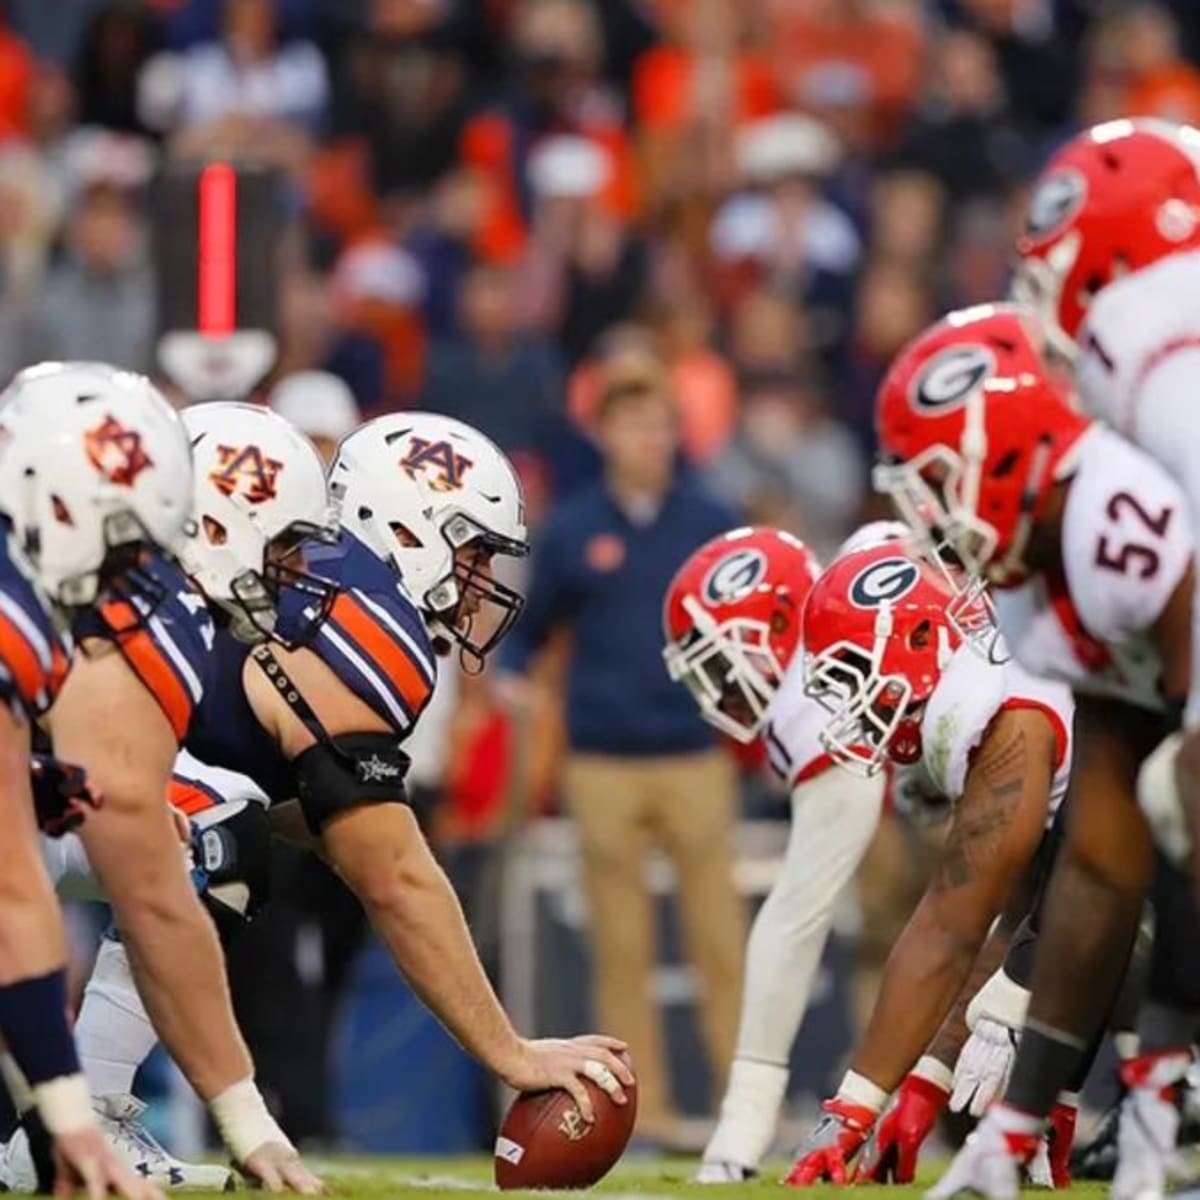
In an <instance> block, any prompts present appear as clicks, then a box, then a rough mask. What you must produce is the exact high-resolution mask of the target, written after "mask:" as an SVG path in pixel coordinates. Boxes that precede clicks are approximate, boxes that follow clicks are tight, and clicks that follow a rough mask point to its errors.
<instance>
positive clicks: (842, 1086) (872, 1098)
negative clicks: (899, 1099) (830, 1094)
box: [837, 1071, 888, 1113]
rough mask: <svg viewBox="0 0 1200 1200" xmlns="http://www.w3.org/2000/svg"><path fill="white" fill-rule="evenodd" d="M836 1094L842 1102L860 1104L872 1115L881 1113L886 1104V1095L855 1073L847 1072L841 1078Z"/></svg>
mask: <svg viewBox="0 0 1200 1200" xmlns="http://www.w3.org/2000/svg"><path fill="white" fill-rule="evenodd" d="M837 1094H838V1095H839V1096H841V1097H842V1098H843V1099H844V1100H849V1101H850V1103H851V1104H861V1105H862V1106H863V1108H869V1109H870V1110H871V1111H872V1112H873V1113H878V1112H881V1111H882V1110H883V1106H884V1105H885V1104H886V1103H887V1102H888V1093H887V1092H885V1091H884V1090H883V1088H881V1087H879V1086H878V1084H874V1083H872V1082H871V1081H870V1080H869V1079H868V1078H867V1077H866V1076H865V1075H860V1074H859V1073H858V1072H857V1071H847V1072H846V1073H845V1075H843V1076H842V1082H841V1083H839V1084H838V1090H837Z"/></svg>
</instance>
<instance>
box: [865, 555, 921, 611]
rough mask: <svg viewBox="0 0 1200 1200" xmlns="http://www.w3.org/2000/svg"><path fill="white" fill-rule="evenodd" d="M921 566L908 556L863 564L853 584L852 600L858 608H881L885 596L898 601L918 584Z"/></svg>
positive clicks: (892, 601) (888, 600) (886, 598)
mask: <svg viewBox="0 0 1200 1200" xmlns="http://www.w3.org/2000/svg"><path fill="white" fill-rule="evenodd" d="M920 577H921V571H920V568H918V566H917V564H916V563H913V562H909V560H908V559H907V558H884V559H881V560H880V561H879V562H874V563H871V565H870V566H869V567H864V568H863V569H862V570H861V571H859V573H858V574H857V575H855V577H854V580H853V582H851V584H850V603H851V604H853V605H854V606H855V607H857V608H878V607H879V606H880V605H881V604H882V603H883V602H884V601H885V600H886V601H887V602H889V603H895V602H896V601H897V600H899V599H900V598H901V597H903V596H907V595H908V593H909V592H911V591H912V590H913V588H915V587H916V586H917V580H918V579H920Z"/></svg>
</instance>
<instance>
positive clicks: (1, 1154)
mask: <svg viewBox="0 0 1200 1200" xmlns="http://www.w3.org/2000/svg"><path fill="white" fill-rule="evenodd" d="M92 1107H93V1108H94V1109H95V1112H96V1116H97V1118H98V1119H99V1122H100V1130H101V1132H102V1133H103V1134H104V1137H105V1140H106V1141H107V1142H108V1144H109V1145H110V1146H112V1147H113V1148H114V1149H115V1150H116V1151H117V1152H118V1153H119V1154H120V1155H121V1157H122V1158H124V1159H125V1161H126V1162H128V1163H129V1165H130V1166H131V1167H132V1168H133V1169H134V1170H135V1171H136V1172H137V1173H138V1174H139V1175H141V1176H142V1178H144V1179H149V1180H150V1181H151V1182H152V1183H156V1184H157V1185H158V1186H159V1187H160V1188H162V1189H164V1190H172V1191H179V1190H181V1189H196V1190H204V1191H206V1192H231V1191H233V1190H234V1189H235V1188H236V1187H237V1179H236V1177H235V1175H234V1173H233V1171H232V1170H231V1169H230V1168H229V1167H220V1166H213V1165H212V1164H211V1163H186V1162H181V1161H180V1160H179V1159H178V1158H175V1157H173V1156H172V1155H170V1154H168V1153H167V1151H166V1150H165V1149H164V1147H163V1146H161V1145H160V1144H159V1142H158V1141H156V1140H155V1138H154V1137H153V1136H152V1135H151V1133H150V1131H149V1130H148V1129H147V1128H146V1127H145V1126H144V1125H143V1124H142V1122H141V1115H142V1113H144V1112H145V1111H146V1106H145V1105H144V1104H143V1103H142V1102H141V1101H140V1100H138V1099H136V1098H135V1097H134V1096H130V1095H113V1096H97V1097H96V1098H95V1099H93V1101H92ZM0 1191H6V1192H35V1191H37V1174H36V1172H35V1170H34V1166H33V1155H32V1154H31V1153H30V1150H29V1137H28V1135H27V1134H26V1133H25V1130H24V1129H22V1128H20V1127H19V1126H18V1127H17V1130H16V1132H15V1133H14V1134H13V1136H12V1137H11V1138H10V1139H9V1142H8V1144H7V1145H6V1146H5V1147H4V1148H3V1150H2V1151H0Z"/></svg>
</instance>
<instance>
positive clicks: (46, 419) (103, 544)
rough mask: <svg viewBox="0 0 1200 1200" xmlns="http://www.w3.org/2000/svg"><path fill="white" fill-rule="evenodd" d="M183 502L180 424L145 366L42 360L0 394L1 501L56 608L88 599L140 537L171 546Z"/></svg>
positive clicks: (183, 516)
mask: <svg viewBox="0 0 1200 1200" xmlns="http://www.w3.org/2000/svg"><path fill="white" fill-rule="evenodd" d="M191 505H192V458H191V453H190V451H189V449H188V439H187V433H186V431H185V430H184V428H183V423H182V422H181V421H180V420H179V417H178V415H177V414H176V412H175V410H174V409H173V408H172V407H171V405H170V404H169V403H168V402H167V400H166V398H165V397H164V396H163V395H162V393H161V392H159V390H158V389H157V388H156V387H155V386H154V385H153V384H152V383H151V382H150V380H149V379H147V378H146V377H145V376H143V375H137V374H134V373H133V372H130V371H121V370H118V369H116V368H115V367H110V366H108V365H107V364H106V363H90V362H66V363H59V362H47V363H41V364H39V365H38V366H35V367H29V368H27V369H26V370H24V371H22V372H20V373H19V374H18V375H17V376H16V378H15V379H14V380H13V381H12V383H10V384H9V386H8V387H7V388H6V389H5V391H4V392H3V394H2V395H0V512H2V513H3V515H4V516H5V517H7V519H8V521H9V523H10V525H11V527H12V532H13V536H14V538H15V540H16V543H17V545H18V546H19V547H20V548H21V549H22V550H23V551H24V553H25V555H26V557H27V558H28V559H29V561H30V563H31V564H32V565H33V568H34V570H35V571H36V573H37V576H38V579H39V582H40V583H41V585H42V587H43V588H44V589H45V591H46V593H47V594H48V595H49V597H50V599H51V600H52V601H53V602H54V603H55V604H57V605H59V606H60V607H62V608H66V609H72V608H79V607H83V606H85V605H88V604H91V603H93V602H94V601H95V600H96V598H97V597H98V595H99V594H100V592H101V589H102V588H103V587H104V586H105V584H106V582H108V581H109V580H110V579H113V580H115V578H116V577H117V576H118V575H119V574H120V573H121V572H122V571H123V570H125V569H126V568H128V567H130V566H133V565H135V563H136V557H137V551H138V550H139V549H141V548H143V547H145V546H147V545H150V544H153V545H156V546H159V547H161V548H162V549H163V550H166V551H168V552H169V553H174V552H175V551H176V550H177V549H178V544H179V542H180V540H181V537H182V535H183V531H184V526H185V524H186V522H187V520H188V516H189V514H190V512H191Z"/></svg>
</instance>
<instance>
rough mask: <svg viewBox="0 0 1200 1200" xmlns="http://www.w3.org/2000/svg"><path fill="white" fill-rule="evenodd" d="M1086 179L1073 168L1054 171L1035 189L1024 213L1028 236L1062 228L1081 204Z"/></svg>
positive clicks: (1042, 235) (1038, 235)
mask: <svg viewBox="0 0 1200 1200" xmlns="http://www.w3.org/2000/svg"><path fill="white" fill-rule="evenodd" d="M1086 196H1087V180H1086V179H1084V177H1083V176H1082V175H1081V174H1080V173H1079V172H1078V171H1074V170H1066V171H1053V172H1051V174H1049V175H1047V176H1046V177H1045V179H1043V180H1042V181H1041V182H1040V183H1039V184H1038V185H1037V187H1035V188H1034V190H1033V196H1032V197H1031V198H1030V201H1029V211H1028V212H1027V213H1026V214H1025V236H1026V237H1030V238H1035V239H1036V238H1044V237H1049V236H1050V235H1051V234H1052V233H1055V232H1057V231H1058V230H1059V229H1061V228H1062V227H1063V226H1064V225H1065V224H1066V223H1067V222H1068V221H1069V220H1070V219H1071V218H1072V217H1073V216H1074V215H1075V214H1076V213H1077V212H1078V211H1079V210H1080V209H1081V208H1082V207H1083V201H1084V198H1085V197H1086Z"/></svg>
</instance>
